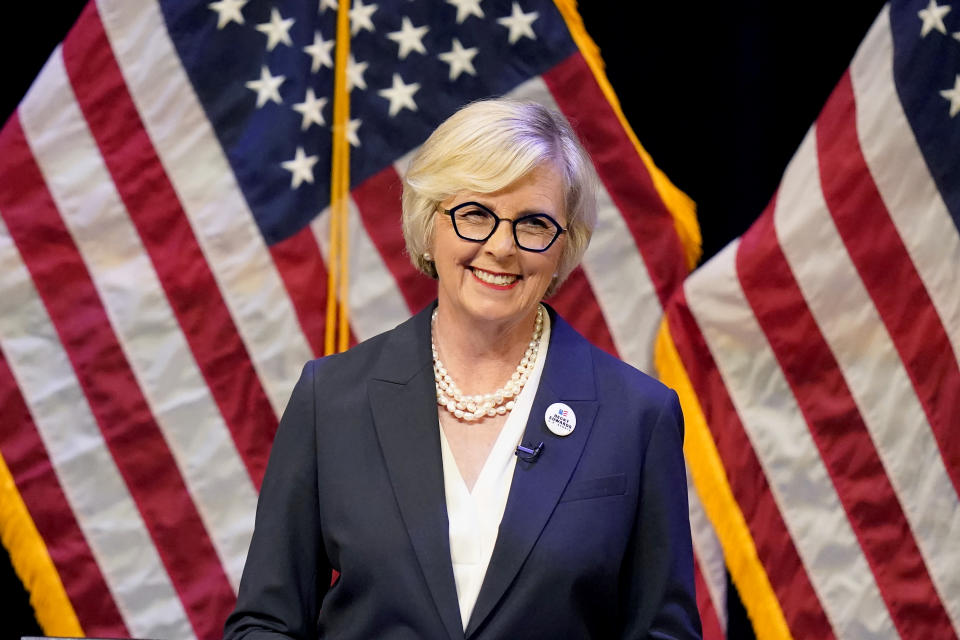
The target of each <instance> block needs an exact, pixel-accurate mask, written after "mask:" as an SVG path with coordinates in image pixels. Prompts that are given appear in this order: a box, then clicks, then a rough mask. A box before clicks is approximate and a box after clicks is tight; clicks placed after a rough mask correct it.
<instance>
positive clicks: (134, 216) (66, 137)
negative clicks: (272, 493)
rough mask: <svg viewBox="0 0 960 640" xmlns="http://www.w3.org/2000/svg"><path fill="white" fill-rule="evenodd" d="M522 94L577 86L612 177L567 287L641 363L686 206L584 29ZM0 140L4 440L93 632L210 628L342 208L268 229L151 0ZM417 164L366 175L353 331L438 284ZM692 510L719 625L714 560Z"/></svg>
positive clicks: (120, 18) (62, 75)
mask: <svg viewBox="0 0 960 640" xmlns="http://www.w3.org/2000/svg"><path fill="white" fill-rule="evenodd" d="M514 95H515V96H517V97H527V98H533V99H537V100H540V101H541V102H543V103H545V104H547V105H550V106H554V107H555V108H558V109H559V110H561V111H562V112H563V113H564V114H565V115H566V116H567V117H568V118H569V119H570V120H571V122H572V123H573V124H574V126H575V128H576V129H577V130H578V132H579V133H580V134H581V135H582V136H583V139H584V142H585V144H586V146H587V147H588V150H589V151H590V152H591V153H592V154H593V156H594V158H595V161H596V167H597V173H598V175H599V177H600V182H601V190H600V220H599V224H598V227H597V230H596V233H595V236H594V241H593V244H592V246H591V248H590V250H589V251H588V253H587V255H586V257H585V259H584V263H583V266H582V268H581V269H578V270H577V271H575V272H574V274H572V275H571V278H570V280H569V281H568V283H567V285H565V286H564V287H563V288H562V289H561V291H560V292H559V293H558V294H557V296H555V298H554V299H553V300H552V302H553V304H554V305H555V306H556V307H557V309H558V310H559V311H560V313H561V314H563V315H564V316H565V317H566V318H567V319H568V320H570V321H571V323H572V324H573V325H574V326H575V327H576V328H577V329H578V330H579V331H580V332H581V333H583V334H584V335H586V336H587V337H588V338H589V339H591V340H592V341H593V342H594V343H595V344H597V345H599V346H601V347H602V348H605V349H606V350H608V351H610V352H611V353H615V354H619V355H620V356H621V357H623V358H624V359H626V360H627V361H628V362H630V363H631V364H634V365H635V366H637V367H638V368H641V369H643V370H646V371H650V370H651V361H652V343H653V335H654V333H655V331H656V327H657V324H658V322H659V318H660V314H661V309H662V305H663V303H664V302H665V300H666V299H667V297H668V295H669V294H670V292H671V290H673V289H676V288H677V287H678V286H679V283H680V281H681V279H682V277H683V275H684V274H685V266H684V265H685V264H686V259H685V256H684V254H683V249H682V247H681V244H680V242H679V240H678V238H677V235H676V230H675V227H674V223H673V218H672V216H671V215H670V213H669V212H668V211H667V209H666V207H665V206H664V205H663V203H662V202H661V201H660V199H659V196H658V195H657V193H656V191H655V190H654V188H653V186H652V179H651V177H650V176H649V173H648V171H647V169H646V167H645V165H644V164H643V162H642V161H641V159H640V158H639V156H638V155H637V152H636V149H635V148H634V146H633V144H632V143H631V141H630V139H629V138H628V136H627V134H626V132H624V130H623V128H622V126H621V124H620V122H619V121H618V120H617V118H616V116H615V114H614V112H613V110H612V109H611V107H610V106H609V104H608V103H607V101H606V98H605V97H604V96H603V94H602V92H601V90H600V88H599V86H598V85H597V84H596V82H595V81H594V79H593V77H592V74H591V73H590V71H589V68H588V67H587V65H586V63H585V62H584V60H583V59H582V57H581V56H580V55H579V54H577V55H574V56H572V57H571V58H570V59H568V60H567V61H566V62H564V63H563V64H561V65H560V66H559V67H558V68H556V69H554V70H552V71H550V72H549V73H548V74H547V75H546V76H545V77H544V78H543V79H535V80H532V81H530V82H528V83H526V84H525V85H523V86H521V87H519V88H518V89H517V90H516V91H515V92H514ZM105 96H109V98H105ZM0 146H2V147H3V149H4V154H0V156H2V157H0V172H2V173H3V175H4V181H3V183H2V185H0V392H2V393H0V407H2V408H3V409H4V410H5V411H6V410H9V411H11V412H12V414H11V415H14V414H15V415H18V416H20V421H19V422H18V427H17V430H15V431H11V432H8V431H4V432H3V433H2V434H0V452H2V453H3V455H4V459H5V460H6V461H7V463H8V466H9V467H10V468H11V472H12V473H13V475H14V479H15V481H16V482H17V486H18V489H19V490H20V492H21V495H22V496H23V497H24V500H25V502H26V503H27V506H28V508H29V509H30V511H31V515H32V516H33V518H34V520H35V522H36V523H37V526H38V530H40V532H41V535H43V537H44V540H45V542H46V543H47V545H48V549H49V551H50V554H51V558H52V559H53V561H54V565H55V566H56V568H57V570H58V571H59V572H60V574H61V578H62V582H63V583H64V588H65V589H66V591H67V593H68V596H69V597H70V600H71V603H72V604H73V605H74V608H75V609H76V610H77V614H78V617H79V619H80V621H81V624H82V626H83V628H84V631H85V632H87V633H88V634H89V633H99V634H102V635H134V636H140V637H183V638H191V637H199V638H210V637H218V636H219V634H220V630H221V628H222V622H223V618H224V617H225V615H226V614H227V612H228V611H229V609H230V608H231V607H232V603H233V600H234V597H235V590H236V588H237V584H238V582H239V578H240V573H241V570H242V566H243V562H244V559H245V554H246V546H247V544H248V541H249V537H250V535H251V532H252V526H253V516H254V510H255V502H256V492H257V489H258V487H259V484H260V481H261V478H262V474H263V469H264V466H265V464H266V459H267V454H268V452H269V447H270V443H271V441H272V437H273V433H274V430H275V428H276V424H277V417H278V415H279V414H280V413H281V411H282V409H283V407H284V405H285V403H286V400H287V396H288V395H289V393H290V390H291V389H292V387H293V384H294V382H295V380H296V376H297V372H298V371H299V370H300V369H301V367H302V364H303V362H304V361H306V360H308V359H309V358H311V357H314V356H315V355H319V354H320V352H321V350H322V336H323V329H324V322H325V309H326V304H325V303H326V295H327V292H326V284H327V279H326V273H327V266H326V264H327V263H326V259H327V255H328V249H329V242H328V214H327V212H326V211H324V212H320V213H319V214H318V215H317V217H316V218H315V219H314V220H313V222H311V223H310V225H308V226H307V227H305V228H304V229H303V230H301V231H300V232H299V233H298V234H295V235H294V236H292V237H291V238H288V239H287V240H284V241H282V242H280V243H278V244H276V245H274V246H272V247H268V246H267V245H266V243H265V241H264V239H263V237H262V236H261V234H260V232H259V229H258V227H257V225H256V222H255V220H254V218H253V215H252V213H251V211H250V208H249V207H248V206H247V204H246V202H245V200H244V198H243V195H242V194H241V192H240V189H239V187H238V185H237V183H236V181H235V179H234V177H233V175H232V172H231V171H230V166H229V163H228V161H227V158H226V156H225V154H224V152H223V150H222V148H221V147H220V144H219V142H218V140H217V138H216V135H215V133H214V131H213V129H212V127H211V125H210V123H209V122H208V121H207V119H206V116H205V114H204V110H203V108H202V106H201V105H200V103H199V102H198V99H197V97H196V95H195V93H194V91H193V89H192V87H191V85H190V83H189V80H188V78H187V74H186V72H185V71H184V69H183V68H182V66H181V64H180V62H179V59H178V57H177V55H176V51H175V48H174V46H173V44H172V42H171V40H170V38H169V36H168V34H167V32H166V29H165V23H164V20H163V16H162V14H161V12H160V9H159V6H158V5H157V4H156V2H152V1H144V2H135V3H132V2H126V1H124V0H99V1H98V2H96V3H95V4H91V5H89V6H88V7H87V9H86V10H85V11H84V13H83V14H82V16H81V18H80V20H79V21H78V23H77V25H76V26H75V27H74V29H73V30H72V31H71V33H70V35H69V36H68V37H67V39H66V40H65V42H64V44H63V46H62V48H61V49H58V50H57V51H56V52H55V53H54V55H53V56H52V57H51V59H50V61H49V62H48V64H47V66H46V67H45V69H44V71H43V72H42V73H41V75H40V76H39V77H38V79H37V81H36V83H35V84H34V86H33V88H32V89H31V91H30V93H29V94H28V96H27V98H26V99H25V100H24V102H23V104H22V105H21V107H20V109H19V111H18V114H17V115H16V116H14V118H12V119H11V120H10V122H9V123H8V124H7V125H6V126H5V127H4V129H3V131H2V133H0ZM404 165H405V161H404V160H403V159H401V160H398V161H397V162H396V163H395V164H394V165H393V166H389V167H387V168H386V169H384V170H383V171H381V172H380V173H379V174H377V175H375V176H372V177H371V178H369V179H368V180H366V181H365V182H364V183H362V184H360V185H357V186H356V187H355V189H354V190H353V192H352V193H351V202H350V216H349V224H350V293H349V295H350V308H351V330H352V332H353V335H354V337H355V339H356V340H363V339H366V338H369V337H371V336H373V335H376V334H378V333H380V332H382V331H385V330H388V329H390V328H392V327H393V326H395V325H396V324H397V323H399V322H401V321H403V320H404V319H405V318H406V317H408V316H409V315H410V313H412V312H416V311H418V310H419V309H420V308H422V307H423V306H424V305H425V304H427V303H428V302H429V301H430V300H431V299H432V298H433V297H434V295H435V290H436V285H435V283H433V282H432V281H430V280H429V279H427V278H425V277H424V276H422V275H421V274H418V273H416V272H415V271H414V270H413V267H412V266H411V265H410V263H409V259H408V257H407V256H406V254H405V252H404V249H403V241H402V237H401V235H400V227H399V212H400V178H399V176H400V175H401V172H402V170H403V166H404ZM30 461H34V462H35V461H41V462H40V463H39V464H40V466H39V467H37V466H36V465H34V466H31V464H28V463H29V462H30ZM38 469H40V471H38ZM43 470H46V471H43ZM41 471H43V472H42V473H41ZM39 479H43V481H42V482H41V481H40V480H39ZM691 513H692V514H693V515H692V526H693V529H694V539H695V546H696V551H697V554H698V578H697V580H698V588H700V587H702V589H703V591H702V592H701V596H702V598H701V607H702V608H704V611H712V616H713V618H711V620H715V621H716V624H715V625H714V626H713V627H711V628H715V629H716V630H717V635H714V636H713V637H722V636H723V635H724V633H725V632H724V629H725V625H726V623H725V607H726V604H725V601H726V594H725V577H724V573H723V565H722V559H721V556H720V555H719V547H718V545H717V543H716V539H715V536H714V535H713V532H712V529H711V528H710V526H709V524H708V523H707V522H706V519H705V518H703V517H702V510H699V507H698V502H697V500H696V498H695V496H693V497H692V499H691ZM58 514H59V515H58ZM697 514H699V515H697ZM78 572H86V575H87V577H85V578H82V577H78ZM705 619H706V615H705Z"/></svg>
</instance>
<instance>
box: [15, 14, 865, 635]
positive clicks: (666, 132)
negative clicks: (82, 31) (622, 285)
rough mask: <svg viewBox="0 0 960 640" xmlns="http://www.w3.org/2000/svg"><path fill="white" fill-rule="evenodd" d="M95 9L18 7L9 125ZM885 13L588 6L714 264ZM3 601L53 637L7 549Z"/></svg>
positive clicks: (734, 629) (636, 119) (624, 98)
mask: <svg viewBox="0 0 960 640" xmlns="http://www.w3.org/2000/svg"><path fill="white" fill-rule="evenodd" d="M131 1H133V0H131ZM306 1H313V0H306ZM433 1H436V2H439V1H440V0H433ZM84 4H85V2H83V1H80V0H61V1H60V2H56V3H41V2H36V1H35V0H34V1H33V2H27V3H17V9H16V14H11V13H9V9H8V8H7V7H4V10H5V18H4V19H3V20H2V22H0V60H4V61H5V64H4V72H3V82H2V83H0V121H4V122H5V121H6V119H7V118H8V117H9V115H10V114H11V113H13V111H14V109H16V105H17V103H18V102H19V101H20V98H21V97H22V96H23V94H24V93H25V92H26V90H27V88H28V87H29V86H30V82H31V81H32V80H33V78H34V77H35V76H36V75H37V73H38V72H39V71H40V68H41V67H42V65H43V63H44V62H45V61H46V59H47V57H48V56H49V55H50V53H51V52H52V51H53V49H54V47H55V46H56V45H57V44H58V43H59V42H60V41H61V40H62V39H63V36H64V35H65V34H66V32H67V31H68V30H69V28H70V25H71V24H73V22H74V21H75V20H76V17H77V16H78V15H79V13H80V10H81V9H82V8H83V6H84ZM882 5H883V2H881V1H880V0H859V1H852V2H836V1H835V0H834V1H827V0H809V1H807V2H802V3H780V2H770V1H769V0H766V1H762V0H731V1H728V2H682V3H681V2H627V1H621V2H612V1H610V0H606V1H602V2H601V1H599V0H581V2H580V14H581V15H582V16H583V20H584V23H585V24H586V27H587V32H588V33H590V35H591V36H593V38H594V40H595V41H596V42H597V44H598V45H599V46H600V50H601V54H602V55H603V58H604V60H605V62H606V65H607V75H608V77H609V78H610V82H611V84H612V85H613V88H614V90H615V91H616V92H617V95H618V96H619V97H620V101H621V104H622V106H623V110H624V113H625V114H626V116H627V119H628V120H629V121H630V123H631V124H632V126H633V128H634V130H635V131H636V133H637V136H638V137H639V138H640V140H641V142H642V143H643V145H644V146H645V147H646V149H647V150H648V151H649V152H650V154H651V155H652V156H653V159H654V161H655V162H656V163H657V164H658V165H659V166H660V167H661V168H662V169H663V170H664V171H665V172H666V174H667V175H668V176H669V177H670V178H671V179H672V180H673V182H674V183H675V184H676V185H677V186H678V187H680V188H681V189H683V190H684V191H685V192H686V193H687V194H689V195H690V196H691V197H692V198H693V199H694V200H695V201H696V202H697V209H698V218H699V220H700V227H701V230H702V233H703V249H704V260H706V259H708V258H709V257H710V256H712V255H713V254H715V253H716V252H717V251H718V250H719V249H721V248H722V247H723V246H724V245H726V244H727V243H728V242H729V241H730V240H732V239H733V238H735V237H737V236H738V235H740V234H741V233H743V232H744V231H745V230H746V229H747V227H748V226H749V225H750V223H751V222H752V221H753V220H754V219H755V218H756V217H757V216H758V215H759V214H760V212H761V211H762V210H763V208H764V207H765V206H766V204H767V202H768V201H769V200H770V197H771V196H772V195H773V193H774V191H775V189H776V187H777V184H778V183H779V181H780V176H781V174H782V172H783V169H784V167H785V166H786V164H787V162H788V161H789V160H790V157H791V156H792V155H793V152H794V150H795V149H796V147H797V145H798V144H799V143H800V140H801V138H802V137H803V135H804V133H806V130H807V128H808V127H809V126H810V124H812V123H813V121H814V120H815V119H816V116H817V114H818V113H819V110H820V107H821V106H822V105H823V103H824V101H825V100H826V98H827V96H828V94H829V93H830V91H831V89H832V88H833V86H834V85H835V84H836V82H837V80H839V78H840V76H841V74H842V73H843V72H844V70H845V69H846V67H847V64H848V63H849V61H850V58H851V57H852V55H853V52H854V51H855V50H856V47H857V44H858V43H859V42H860V40H861V39H862V38H863V35H864V34H865V33H866V31H867V28H868V27H869V26H870V24H871V23H872V22H873V19H874V17H875V16H876V14H877V12H878V11H879V9H880V7H881V6H882ZM0 601H2V602H3V603H4V606H3V609H4V616H3V618H4V620H3V623H2V624H3V630H2V631H0V638H7V637H8V638H19V637H20V636H21V635H23V634H39V633H40V629H39V627H38V626H37V624H36V621H35V620H34V618H33V613H32V610H31V609H30V606H29V604H28V601H27V596H26V594H25V593H24V592H23V589H22V587H21V586H20V583H19V581H18V580H17V578H16V576H15V575H14V573H13V571H12V569H11V568H10V564H9V557H8V556H7V555H6V552H5V551H4V552H2V553H0ZM729 609H730V611H729V615H730V628H729V637H730V638H731V640H739V639H741V638H752V637H753V634H752V630H751V629H750V625H749V622H748V621H747V619H746V616H745V615H744V612H743V609H742V607H741V606H740V604H739V602H738V601H737V599H736V598H735V597H732V598H731V604H730V607H729Z"/></svg>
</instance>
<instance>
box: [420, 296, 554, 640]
mask: <svg viewBox="0 0 960 640" xmlns="http://www.w3.org/2000/svg"><path fill="white" fill-rule="evenodd" d="M544 316H545V317H544V322H543V337H542V340H541V343H540V345H541V346H540V349H539V351H538V352H537V362H536V364H535V365H534V368H533V372H532V373H531V375H530V377H529V378H528V379H527V383H526V384H525V385H524V386H523V390H522V391H521V392H520V395H519V396H517V398H516V399H515V401H514V407H513V410H512V411H511V412H510V415H509V416H508V417H507V421H506V423H505V424H504V425H503V429H502V430H501V431H500V435H499V436H498V437H497V441H496V442H495V443H494V444H493V448H492V449H490V454H489V455H488V456H487V459H486V461H485V462H484V463H483V468H482V469H481V470H480V475H479V476H477V481H476V482H475V483H474V485H473V491H472V492H471V491H469V490H468V489H467V485H466V483H465V482H464V481H463V478H462V477H461V475H460V469H459V468H458V467H457V462H456V460H455V459H454V457H453V451H452V450H451V449H450V443H449V442H447V437H446V435H444V433H443V428H442V427H441V428H440V450H441V453H442V457H443V487H444V492H445V493H446V501H447V518H448V520H449V522H450V560H451V561H452V563H453V577H454V580H455V581H456V584H457V599H458V600H459V601H460V620H461V623H462V624H463V628H464V630H466V628H467V622H468V621H469V620H470V614H471V613H472V612H473V607H474V605H475V604H476V602H477V596H478V595H479V593H480V585H482V584H483V577H484V576H485V575H486V573H487V565H488V564H490V556H491V555H492V554H493V546H494V544H495V543H496V541H497V532H498V530H499V529H500V521H501V520H502V519H503V511H504V509H505V508H506V506H507V496H508V495H509V493H510V483H511V481H512V480H513V470H514V467H515V466H516V464H517V456H516V455H515V452H516V450H517V445H518V444H520V441H521V439H522V438H523V432H524V429H525V428H526V425H527V418H529V416H530V408H531V407H532V406H533V399H534V396H535V395H536V393H537V387H539V386H540V376H541V374H542V373H543V363H544V362H545V361H546V359H547V348H548V346H549V344H550V316H549V315H548V314H544ZM438 424H439V421H438Z"/></svg>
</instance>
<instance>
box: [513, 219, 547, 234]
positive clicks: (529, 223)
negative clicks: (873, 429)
mask: <svg viewBox="0 0 960 640" xmlns="http://www.w3.org/2000/svg"><path fill="white" fill-rule="evenodd" d="M520 227H522V228H524V229H527V230H529V231H545V230H547V229H549V228H550V223H548V222H547V221H546V220H544V219H543V218H526V219H525V220H521V221H520Z"/></svg>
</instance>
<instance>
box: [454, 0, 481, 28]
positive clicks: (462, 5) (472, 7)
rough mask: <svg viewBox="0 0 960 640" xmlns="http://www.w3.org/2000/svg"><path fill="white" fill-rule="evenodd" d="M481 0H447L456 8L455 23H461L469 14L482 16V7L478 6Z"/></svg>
mask: <svg viewBox="0 0 960 640" xmlns="http://www.w3.org/2000/svg"><path fill="white" fill-rule="evenodd" d="M480 2H481V0H447V3H448V4H452V5H453V6H455V7H456V8H457V24H463V21H464V20H466V19H467V18H469V17H470V16H477V17H478V18H482V17H483V9H481V8H480Z"/></svg>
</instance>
